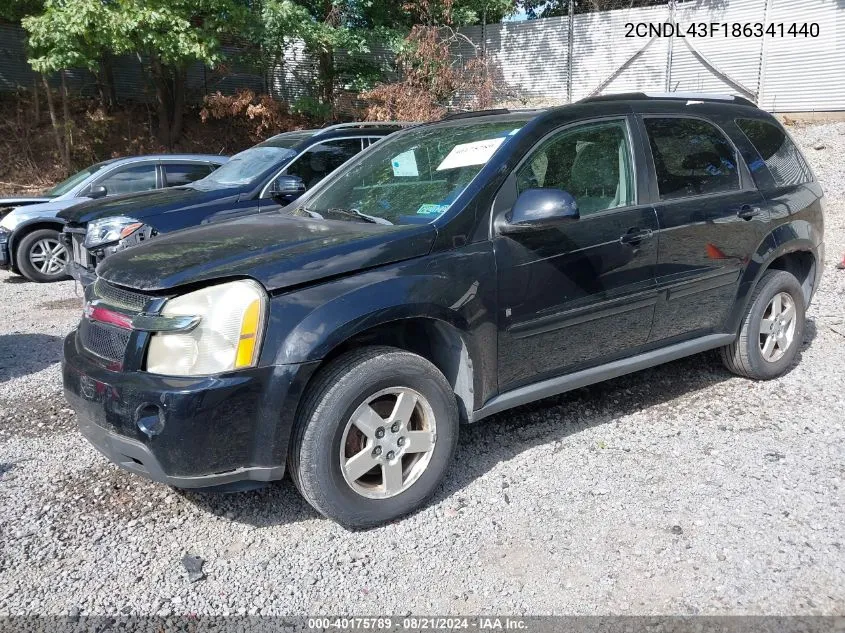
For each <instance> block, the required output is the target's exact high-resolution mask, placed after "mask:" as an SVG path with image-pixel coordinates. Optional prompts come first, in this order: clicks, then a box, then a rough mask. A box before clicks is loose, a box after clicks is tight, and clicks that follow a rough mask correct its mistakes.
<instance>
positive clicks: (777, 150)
mask: <svg viewBox="0 0 845 633" xmlns="http://www.w3.org/2000/svg"><path fill="white" fill-rule="evenodd" d="M736 124H737V125H738V126H739V129H740V130H742V132H743V133H744V134H745V136H746V137H748V140H749V141H751V144H752V145H753V146H754V149H756V150H757V153H758V154H760V158H762V159H763V162H764V163H765V164H766V167H768V169H769V172H770V173H771V174H772V178H773V179H774V181H775V184H776V185H777V186H778V187H787V186H790V185H801V184H804V183H807V182H811V181H812V180H813V173H812V171H810V167H809V165H807V162H806V161H805V160H804V157H803V156H802V155H801V152H800V151H798V148H797V147H796V146H795V143H793V142H792V139H791V138H789V135H788V134H787V133H786V131H784V130H783V129H782V128H781V127H780V126H779V125H776V124H774V123H769V122H768V121H761V120H759V119H737V120H736ZM749 167H750V168H751V171H752V172H754V171H756V170H755V168H754V167H755V166H754V165H749Z"/></svg>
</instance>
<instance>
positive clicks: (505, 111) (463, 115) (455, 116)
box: [440, 108, 511, 121]
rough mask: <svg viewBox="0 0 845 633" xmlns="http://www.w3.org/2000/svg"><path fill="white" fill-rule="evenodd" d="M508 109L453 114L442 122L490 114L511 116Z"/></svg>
mask: <svg viewBox="0 0 845 633" xmlns="http://www.w3.org/2000/svg"><path fill="white" fill-rule="evenodd" d="M510 113H511V111H510V110H508V109H507V108H494V109H492V110H471V111H469V112H453V113H451V114H447V115H446V116H444V117H443V118H442V119H440V120H441V121H453V120H455V119H470V118H472V117H475V116H486V115H488V114H510Z"/></svg>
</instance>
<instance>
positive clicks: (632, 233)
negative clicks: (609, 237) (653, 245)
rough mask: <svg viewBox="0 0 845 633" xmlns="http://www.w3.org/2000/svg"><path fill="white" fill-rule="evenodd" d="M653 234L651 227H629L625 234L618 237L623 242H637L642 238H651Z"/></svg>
mask: <svg viewBox="0 0 845 633" xmlns="http://www.w3.org/2000/svg"><path fill="white" fill-rule="evenodd" d="M653 236H654V231H652V230H651V229H641V228H639V227H637V228H633V229H629V230H628V232H627V233H625V235H623V236H622V237H620V238H619V241H620V242H622V243H623V244H634V245H636V244H639V243H640V242H642V241H643V240H648V239H651V238H652V237H653Z"/></svg>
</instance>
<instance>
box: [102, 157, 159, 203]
mask: <svg viewBox="0 0 845 633" xmlns="http://www.w3.org/2000/svg"><path fill="white" fill-rule="evenodd" d="M95 186H97V187H99V186H103V187H105V188H106V191H108V194H109V195H110V196H114V195H117V194H121V193H138V192H139V191H149V190H150V189H155V188H156V166H155V165H154V164H149V165H133V166H132V167H124V168H123V169H119V170H117V171H116V172H115V173H113V174H110V175H108V176H106V177H105V178H103V179H102V180H100V181H99V182H97V183H96V184H95Z"/></svg>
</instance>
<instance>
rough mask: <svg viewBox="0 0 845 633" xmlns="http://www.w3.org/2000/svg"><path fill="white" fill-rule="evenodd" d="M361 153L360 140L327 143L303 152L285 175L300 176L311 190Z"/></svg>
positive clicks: (348, 139)
mask: <svg viewBox="0 0 845 633" xmlns="http://www.w3.org/2000/svg"><path fill="white" fill-rule="evenodd" d="M360 151H361V139H360V138H343V139H336V140H334V141H326V142H325V143H320V144H319V145H315V146H314V147H312V148H311V149H309V150H308V151H306V152H303V154H302V155H301V156H299V157H298V158H297V159H296V160H295V161H294V163H293V164H292V165H290V166H289V167H288V168H287V169H285V172H284V173H286V174H288V175H290V176H299V177H300V178H302V181H303V182H304V183H305V186H306V187H307V188H308V189H310V188H311V187H313V186H314V185H316V184H317V183H318V182H320V181H321V180H322V179H323V178H325V177H326V176H328V175H329V174H330V173H332V172H333V171H334V170H335V169H337V168H338V167H340V166H341V165H343V163H345V162H346V161H348V160H349V159H350V158H352V157H353V156H355V154H357V153H358V152H360Z"/></svg>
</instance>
